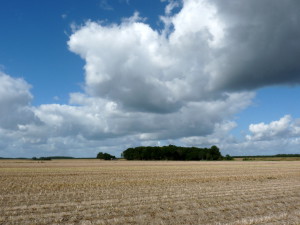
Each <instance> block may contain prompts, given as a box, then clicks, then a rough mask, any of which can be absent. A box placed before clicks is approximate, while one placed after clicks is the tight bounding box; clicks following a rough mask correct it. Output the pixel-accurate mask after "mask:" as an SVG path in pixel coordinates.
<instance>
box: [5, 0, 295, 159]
mask: <svg viewBox="0 0 300 225" xmlns="http://www.w3.org/2000/svg"><path fill="white" fill-rule="evenodd" d="M299 8H300V6H299V4H298V2H297V1H293V0H290V1H286V2H282V1H271V0H266V1H265V2H263V3H262V2H261V1H258V0H255V1H247V0H244V1H241V3H237V2H236V1H231V0H230V1H228V2H227V4H225V3H224V2H222V1H220V0H185V1H180V0H178V1H177V0H170V1H160V0H157V1H139V0H106V1H104V0H90V1H82V0H72V1H71V0H61V1H46V0H42V1H40V0H30V1H21V0H9V1H8V0H3V1H1V7H0V28H1V35H0V71H1V73H0V75H1V76H0V78H1V79H0V94H1V95H2V96H0V116H1V117H2V119H0V157H1V156H3V157H17V156H24V157H32V156H46V155H72V156H79V157H84V156H87V157H90V156H94V155H95V154H96V153H97V152H99V151H106V152H109V153H112V154H116V155H119V154H120V152H121V151H122V150H124V149H126V148H127V147H132V146H137V145H162V144H169V143H171V144H173V143H175V144H178V145H186V146H190V145H193V146H200V147H206V146H210V145H213V144H216V145H218V146H220V148H221V150H222V153H224V154H225V153H226V154H227V153H229V154H232V155H249V154H277V153H299V144H300V122H299V118H300V113H299V104H298V102H299V100H298V99H299V96H300V88H299V83H300V65H298V64H299V63H298V62H297V60H296V59H297V57H298V56H300V41H299V37H300V31H299V29H298V28H297V27H298V26H297V25H299V23H300V19H299V13H298V11H297V10H298V9H299ZM272 12H276V13H275V14H276V15H275V14H274V13H272ZM1 108H2V109H1Z"/></svg>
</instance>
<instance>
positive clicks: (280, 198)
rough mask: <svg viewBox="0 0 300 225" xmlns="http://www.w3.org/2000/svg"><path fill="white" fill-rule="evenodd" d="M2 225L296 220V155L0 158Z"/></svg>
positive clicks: (299, 185) (299, 186) (299, 180)
mask: <svg viewBox="0 0 300 225" xmlns="http://www.w3.org/2000/svg"><path fill="white" fill-rule="evenodd" d="M0 183H1V185H0V224H236V225H238V224H300V161H290V162H284V161H276V162H275V161H268V162H265V161H253V162H245V161H233V162H225V161H217V162H208V161H207V162H206V161H205V162H203V161H202V162H174V161H147V162H145V161H144V162H142V161H100V160H76V159H72V160H52V161H47V162H38V161H32V160H0Z"/></svg>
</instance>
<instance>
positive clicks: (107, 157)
mask: <svg viewBox="0 0 300 225" xmlns="http://www.w3.org/2000/svg"><path fill="white" fill-rule="evenodd" d="M115 158H116V157H115V156H114V155H111V154H108V153H103V152H99V153H98V154H97V159H104V160H112V159H115Z"/></svg>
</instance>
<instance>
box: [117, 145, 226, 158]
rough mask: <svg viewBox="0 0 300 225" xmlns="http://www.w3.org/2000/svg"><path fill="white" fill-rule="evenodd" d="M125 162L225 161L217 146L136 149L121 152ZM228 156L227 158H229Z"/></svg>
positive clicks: (171, 146)
mask: <svg viewBox="0 0 300 225" xmlns="http://www.w3.org/2000/svg"><path fill="white" fill-rule="evenodd" d="M122 156H123V157H124V158H125V159H127V160H221V159H225V158H224V157H223V156H222V155H221V153H220V150H219V148H218V147H217V146H212V147H211V148H196V147H178V146H175V145H169V146H162V147H158V146H156V147H136V148H128V149H127V150H125V151H123V153H122ZM229 157H230V156H228V158H229Z"/></svg>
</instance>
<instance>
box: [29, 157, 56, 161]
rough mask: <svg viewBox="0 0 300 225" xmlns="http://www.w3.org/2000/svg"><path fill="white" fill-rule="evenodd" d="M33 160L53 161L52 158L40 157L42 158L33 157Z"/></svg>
mask: <svg viewBox="0 0 300 225" xmlns="http://www.w3.org/2000/svg"><path fill="white" fill-rule="evenodd" d="M32 160H42V161H44V160H52V158H51V157H40V158H37V157H32Z"/></svg>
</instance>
